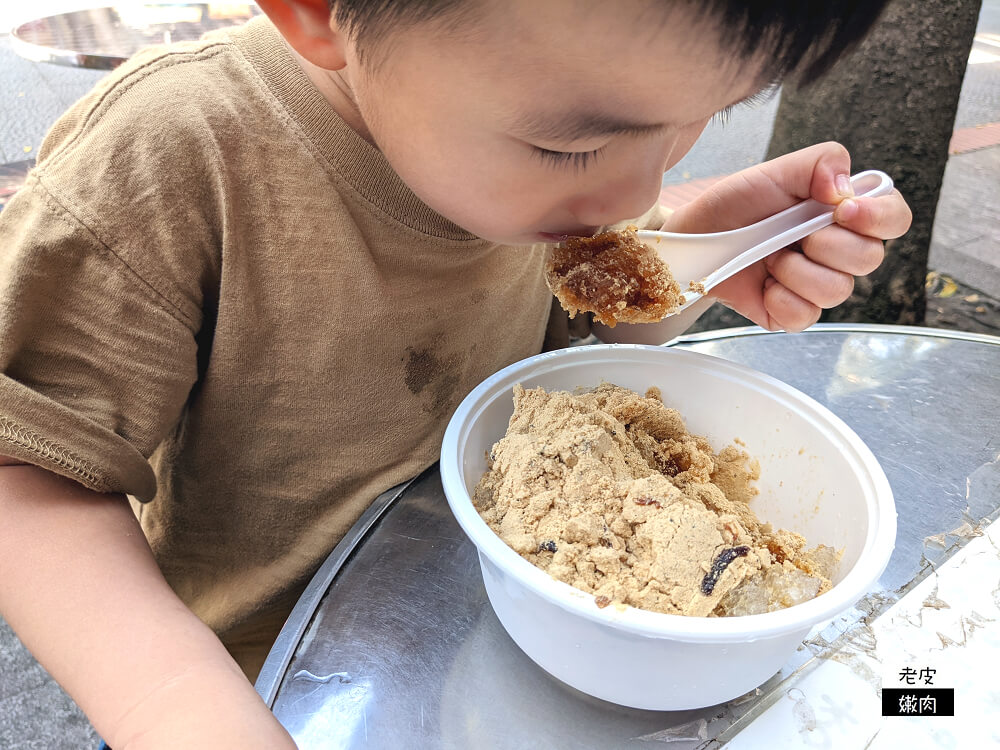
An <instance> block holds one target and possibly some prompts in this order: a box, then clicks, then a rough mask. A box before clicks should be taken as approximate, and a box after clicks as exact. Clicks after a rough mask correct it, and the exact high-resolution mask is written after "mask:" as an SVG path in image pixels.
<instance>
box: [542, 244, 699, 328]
mask: <svg viewBox="0 0 1000 750" xmlns="http://www.w3.org/2000/svg"><path fill="white" fill-rule="evenodd" d="M545 280H546V282H547V283H548V285H549V289H551V290H552V293H553V294H555V295H556V297H557V298H558V299H559V302H560V304H562V306H563V308H565V309H566V310H567V311H568V312H569V315H570V317H571V318H572V317H575V316H576V314H577V313H578V312H580V311H581V310H582V311H583V312H592V313H594V318H595V319H596V320H597V321H599V322H601V323H604V324H605V325H606V326H609V327H611V328H614V327H615V325H616V324H617V323H652V322H655V321H657V320H662V319H663V318H664V317H666V316H667V315H669V314H670V313H672V312H673V311H674V310H676V309H677V308H678V307H680V305H681V304H683V302H684V299H683V296H682V294H681V288H680V285H679V284H678V283H677V281H676V280H675V279H674V277H673V276H672V275H671V273H670V269H669V268H668V267H667V264H666V263H664V262H663V261H662V260H660V257H659V256H658V255H657V254H656V253H655V252H654V251H653V250H652V249H650V248H649V247H648V246H647V245H644V244H643V243H641V242H640V241H639V239H638V238H637V237H636V227H634V226H630V227H628V228H627V229H625V230H622V231H620V232H603V233H601V234H598V235H595V236H593V237H570V238H569V239H568V240H566V242H565V243H563V244H562V245H559V246H558V247H555V248H553V249H552V251H551V252H550V254H549V259H548V263H547V265H546V270H545Z"/></svg>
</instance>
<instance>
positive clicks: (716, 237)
mask: <svg viewBox="0 0 1000 750" xmlns="http://www.w3.org/2000/svg"><path fill="white" fill-rule="evenodd" d="M851 185H852V186H853V187H854V194H855V195H856V196H857V197H859V198H860V197H874V196H877V195H885V194H887V193H889V192H890V191H891V190H892V178H891V177H889V175H887V174H886V173H885V172H879V171H878V170H875V169H872V170H869V171H867V172H859V173H858V174H856V175H854V176H853V177H852V178H851ZM834 208H836V206H831V205H829V204H827V203H820V202H819V201H816V200H811V199H810V200H806V201H803V202H802V203H799V204H796V205H794V206H792V207H791V208H786V209H785V210H784V211H782V212H780V213H777V214H775V215H774V216H771V217H769V218H767V219H764V220H762V221H758V222H757V223H756V224H751V225H750V226H748V227H742V228H741V229H731V230H729V231H728V232H713V233H711V234H678V233H675V232H653V231H640V232H638V233H637V236H638V238H639V240H640V241H641V242H644V243H645V244H646V245H648V246H649V247H651V248H652V249H653V250H655V251H656V253H657V254H658V255H659V256H660V258H662V259H663V261H664V262H665V263H666V264H667V265H668V266H670V273H671V274H672V275H673V277H674V278H675V279H676V280H677V281H678V283H680V285H681V289H684V290H685V292H684V303H683V304H682V305H681V306H680V307H679V308H678V309H677V310H674V311H673V312H672V313H671V315H676V314H677V313H679V312H680V311H681V310H684V309H686V308H687V307H688V306H689V305H691V304H692V303H694V302H695V301H696V300H698V299H700V298H701V297H702V296H703V295H704V294H707V293H708V292H709V290H711V289H712V288H713V287H714V286H716V285H717V284H719V283H721V282H723V281H725V280H726V279H728V278H729V277H730V276H732V275H733V274H735V273H738V272H740V271H742V270H743V269H744V268H746V267H747V266H749V265H751V264H753V263H756V262H757V261H758V260H761V259H762V258H766V257H767V256H768V255H770V254H771V253H774V252H777V251H778V250H781V249H782V248H783V247H788V246H789V245H791V244H792V243H795V242H798V241H799V240H801V239H802V238H803V237H807V236H809V235H810V234H812V233H813V232H816V231H818V230H820V229H822V228H823V227H827V226H829V225H830V224H833V210H834ZM689 283H694V284H695V285H698V286H699V287H700V289H701V291H694V290H693V289H689V288H688V287H689Z"/></svg>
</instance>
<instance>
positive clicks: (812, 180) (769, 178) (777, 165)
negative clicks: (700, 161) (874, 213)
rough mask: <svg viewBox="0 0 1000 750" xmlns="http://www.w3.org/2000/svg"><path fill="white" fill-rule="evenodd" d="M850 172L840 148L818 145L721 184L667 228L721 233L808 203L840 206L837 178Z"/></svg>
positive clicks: (677, 214) (684, 209)
mask: <svg viewBox="0 0 1000 750" xmlns="http://www.w3.org/2000/svg"><path fill="white" fill-rule="evenodd" d="M850 171H851V157H850V155H849V154H848V153H847V149H846V148H844V147H843V146H841V145H840V144H839V143H833V142H829V143H820V144H817V145H815V146H810V147H809V148H804V149H802V150H801V151H793V152H792V153H790V154H785V155H784V156H779V157H778V158H777V159H773V160H772V161H768V162H764V163H763V164H760V165H758V166H755V167H750V168H749V169H745V170H743V171H741V172H737V173H736V174H733V175H730V176H729V177H727V178H725V179H722V180H720V181H719V182H717V183H716V184H715V185H713V186H712V187H710V188H708V190H706V191H705V193H704V194H703V195H702V196H701V197H700V198H698V199H697V200H695V201H693V202H692V203H690V204H688V205H687V206H684V207H682V208H681V209H679V210H678V211H677V212H675V213H674V214H673V216H672V219H671V220H670V221H669V222H668V226H669V230H668V231H673V232H690V233H695V234H697V233H703V232H722V231H725V230H727V229H737V228H739V227H744V226H747V225H748V224H752V223H754V222H755V221H760V220H761V219H764V218H766V217H768V216H771V215H772V214H776V213H778V212H779V211H781V210H783V209H785V208H788V207H789V206H793V205H795V204H796V203H799V202H800V201H803V200H805V199H806V198H815V199H817V200H819V201H822V202H824V203H829V204H831V205H832V204H836V203H838V202H840V201H841V200H843V198H844V197H845V196H844V194H843V193H841V192H838V189H837V187H836V183H837V178H838V176H840V177H846V176H847V175H849V174H850Z"/></svg>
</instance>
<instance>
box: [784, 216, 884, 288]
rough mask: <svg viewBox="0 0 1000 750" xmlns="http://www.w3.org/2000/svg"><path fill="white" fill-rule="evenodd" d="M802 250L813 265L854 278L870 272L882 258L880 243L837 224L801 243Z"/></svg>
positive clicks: (882, 247)
mask: <svg viewBox="0 0 1000 750" xmlns="http://www.w3.org/2000/svg"><path fill="white" fill-rule="evenodd" d="M802 251H803V252H804V253H805V254H806V257H807V258H809V259H810V260H813V261H815V262H816V263H820V264H821V265H824V266H827V267H829V268H834V269H836V270H838V271H843V272H844V273H849V274H852V275H854V276H865V275H867V274H869V273H871V272H872V271H874V270H875V269H876V268H878V267H879V266H880V265H881V264H882V261H883V260H884V259H885V245H883V244H882V240H878V239H875V238H874V237H866V236H864V235H860V234H858V233H857V232H853V231H851V230H850V229H845V228H844V227H840V226H837V225H836V224H834V225H833V226H829V227H826V228H825V229H821V230H819V231H818V232H816V233H814V234H811V235H809V236H808V237H806V238H805V239H804V240H802Z"/></svg>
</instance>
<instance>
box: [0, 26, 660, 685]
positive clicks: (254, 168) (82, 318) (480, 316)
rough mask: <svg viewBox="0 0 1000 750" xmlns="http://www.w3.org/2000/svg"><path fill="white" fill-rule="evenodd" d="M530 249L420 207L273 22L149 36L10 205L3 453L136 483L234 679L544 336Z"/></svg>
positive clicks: (185, 594)
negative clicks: (335, 556) (170, 42)
mask: <svg viewBox="0 0 1000 750" xmlns="http://www.w3.org/2000/svg"><path fill="white" fill-rule="evenodd" d="M654 223H655V222H654ZM543 254H544V248H543V246H540V245H538V246H531V247H526V246H522V247H511V246H501V245H496V244H493V243H490V242H487V241H484V240H482V239H479V238H477V237H475V236H472V235H470V234H469V233H467V232H466V231H464V230H463V229H461V228H460V227H458V226H456V225H454V224H453V223H451V222H449V221H448V220H446V219H444V218H443V217H441V216H440V215H438V214H436V213H435V212H434V211H432V210H431V209H430V208H428V207H427V206H426V205H425V204H423V203H422V202H421V201H420V200H419V199H418V198H417V197H416V196H415V195H414V194H413V193H412V192H411V191H410V190H409V189H408V188H407V187H406V186H405V185H404V184H403V183H402V181H401V180H400V179H399V177H398V176H397V175H396V174H395V173H394V172H393V171H392V169H391V167H390V166H389V164H388V163H387V162H386V160H385V159H384V158H383V157H382V155H381V154H380V153H379V152H378V151H377V150H376V149H375V148H373V147H372V146H371V145H369V144H368V143H367V142H366V141H364V140H363V139H362V138H360V137H359V136H358V135H357V134H356V133H355V132H354V131H353V130H351V129H350V128H349V127H348V126H347V125H346V124H345V123H344V122H343V121H342V120H340V119H339V118H338V117H337V115H336V114H335V113H334V111H333V110H332V109H331V108H330V106H329V104H328V103H327V102H326V100H325V99H324V98H323V97H322V95H321V94H320V93H319V92H318V91H317V90H316V89H315V88H314V87H313V86H312V84H311V83H310V82H309V80H308V79H307V78H306V76H305V74H304V73H303V72H302V71H301V69H300V68H299V67H298V65H297V64H296V62H295V61H294V59H293V58H292V57H291V55H290V53H289V51H288V49H287V47H286V46H285V44H284V42H283V40H282V39H281V38H280V36H279V35H278V34H277V32H276V31H275V29H274V28H273V27H272V26H271V25H270V23H269V22H268V21H267V20H266V19H263V18H261V19H258V20H255V21H252V22H250V23H249V24H247V25H246V26H245V27H242V28H240V29H237V30H233V31H229V32H225V33H220V34H216V35H213V36H211V37H209V38H207V39H206V40H204V41H201V42H195V43H186V44H179V45H175V46H172V47H169V48H156V49H151V50H147V51H146V52H143V53H141V54H140V55H138V56H136V57H135V58H134V59H133V60H131V61H130V62H129V63H128V64H126V65H125V66H123V67H122V68H119V69H118V70H117V71H116V72H115V73H114V74H112V75H110V76H108V77H107V78H105V79H104V80H102V82H101V83H100V84H99V85H98V87H97V88H96V89H95V90H94V91H93V92H92V93H91V94H89V95H88V96H87V97H85V98H84V99H83V100H81V101H80V102H79V103H78V104H76V105H75V106H74V107H73V108H72V109H71V110H70V111H69V112H68V113H67V114H66V115H65V116H64V117H63V118H62V119H61V120H60V121H59V122H58V123H57V124H56V125H55V126H54V127H53V129H52V131H51V132H50V134H49V136H48V137H47V139H46V141H45V143H44V144H43V146H42V149H41V151H40V153H39V162H38V166H37V167H36V169H35V170H34V171H33V172H32V173H31V175H30V177H29V178H28V181H27V184H26V186H25V187H24V188H23V189H22V190H21V191H20V192H19V193H18V194H17V195H16V196H15V197H14V199H13V200H11V201H10V203H9V204H8V206H7V207H6V209H5V210H4V211H3V213H2V214H0V371H2V375H0V454H6V455H10V456H13V457H15V458H19V459H21V460H24V461H28V462H31V463H34V464H37V465H39V466H42V467H44V468H46V469H49V470H52V471H54V472H57V473H59V474H63V475H66V476H69V477H72V478H73V479H76V480H78V481H79V482H81V483H82V484H84V485H86V486H87V487H90V488H92V489H94V490H97V491H100V492H123V493H127V494H129V495H130V496H131V497H132V498H133V501H134V502H133V505H134V507H135V510H136V513H137V515H138V516H139V519H140V522H141V523H142V527H143V529H144V531H145V533H146V535H147V537H148V539H149V543H150V545H151V546H152V549H153V553H154V555H155V556H156V559H157V562H158V563H159V565H160V567H161V569H162V570H163V573H164V575H165V576H166V578H167V581H168V582H169V583H170V584H171V586H173V588H174V589H175V590H176V591H177V592H178V594H179V595H180V596H181V598H182V599H183V600H184V601H185V602H186V603H187V605H188V606H190V607H191V609H192V610H193V611H194V612H195V613H196V614H197V615H198V616H199V617H201V618H202V619H203V620H204V621H205V622H206V623H207V624H208V625H209V626H211V627H212V628H213V629H214V630H215V631H216V632H217V633H218V634H219V636H220V637H221V638H222V640H223V642H224V643H225V644H226V646H227V647H228V648H229V649H230V651H231V652H232V653H233V655H234V656H235V657H236V659H237V661H239V663H240V664H241V666H242V667H243V669H244V670H245V671H246V672H247V674H248V675H249V676H250V677H251V678H252V677H253V676H254V675H255V674H256V673H257V671H258V670H259V667H260V665H261V664H262V662H263V660H264V658H265V656H266V654H267V651H268V649H269V648H270V645H271V644H272V642H273V641H274V638H275V636H276V635H277V632H278V630H279V629H280V627H281V625H282V624H283V622H284V619H285V617H286V616H287V614H288V612H289V611H290V609H291V607H292V605H293V604H294V602H295V600H296V598H297V597H298V595H299V593H300V592H301V590H302V588H303V587H304V585H305V584H306V582H307V581H308V579H309V577H310V576H311V574H312V573H313V572H314V571H315V570H316V568H317V567H318V566H319V564H320V563H321V562H322V560H323V559H324V557H325V556H326V555H327V553H328V552H329V551H330V550H331V549H332V548H333V547H334V545H335V544H336V543H337V542H338V541H339V540H340V538H341V537H342V536H343V535H344V533H345V532H346V531H347V529H348V528H349V527H350V526H351V524H352V523H353V522H354V521H355V520H356V519H357V518H358V516H359V515H360V514H361V513H362V511H363V510H364V509H365V507H366V506H367V505H368V504H369V503H370V502H371V501H372V500H373V499H374V498H375V497H376V496H377V495H378V494H379V493H381V492H382V491H384V490H386V489H387V488H389V487H391V486H393V485H395V484H397V483H399V482H401V481H403V480H405V479H408V478H409V477H412V476H414V475H415V474H417V473H419V472H420V471H421V470H423V469H424V468H426V467H427V466H428V465H430V464H431V463H433V461H434V460H435V459H436V457H437V454H438V451H439V446H440V440H441V437H442V435H443V432H444V428H445V425H446V423H447V419H448V417H449V416H450V414H451V412H452V411H453V410H454V408H455V407H456V406H457V405H458V403H459V401H460V400H461V399H462V398H463V397H464V396H465V394H466V393H468V392H469V390H471V389H472V388H473V387H474V386H475V385H476V384H477V383H478V382H479V381H481V380H482V379H484V378H485V377H487V376H488V375H490V374H492V373H493V372H495V371H496V370H498V369H500V368H502V367H504V366H505V365H507V364H510V363H512V362H514V361H516V360H518V359H521V358H523V357H527V356H530V355H532V354H535V353H537V352H538V351H540V350H541V349H542V347H543V339H544V337H545V333H546V321H547V319H548V318H549V311H550V306H551V302H552V297H551V295H550V294H549V292H548V290H547V289H546V287H545V283H544V281H543V273H542V265H543ZM551 330H557V331H558V326H556V327H554V328H553V329H551ZM562 335H563V336H565V323H564V322H563V324H562Z"/></svg>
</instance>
